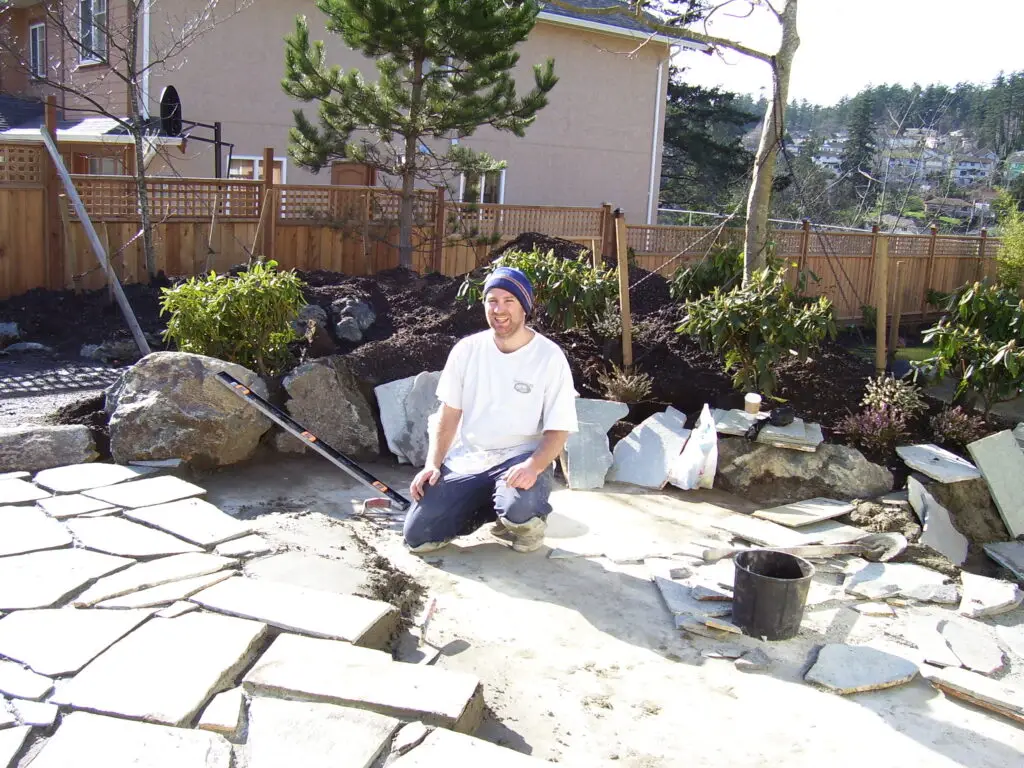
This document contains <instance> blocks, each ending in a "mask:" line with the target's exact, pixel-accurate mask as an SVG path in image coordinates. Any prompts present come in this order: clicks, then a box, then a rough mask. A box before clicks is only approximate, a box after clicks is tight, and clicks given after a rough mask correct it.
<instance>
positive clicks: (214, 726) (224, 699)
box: [196, 688, 251, 768]
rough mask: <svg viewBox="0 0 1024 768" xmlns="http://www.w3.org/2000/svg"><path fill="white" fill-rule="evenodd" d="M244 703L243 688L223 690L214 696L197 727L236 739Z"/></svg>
mask: <svg viewBox="0 0 1024 768" xmlns="http://www.w3.org/2000/svg"><path fill="white" fill-rule="evenodd" d="M244 705H245V699H244V697H243V695H242V689H241V688H232V689H231V690H230V691H222V692H221V693H218V694H217V695H216V696H214V697H213V700H212V701H211V702H210V703H209V704H208V705H207V707H206V709H204V710H203V714H202V715H200V716H199V722H198V723H197V725H196V727H197V728H200V729H202V730H204V731H213V732H214V733H219V734H221V735H222V736H225V737H226V738H228V739H234V738H235V736H236V735H237V734H238V732H239V730H240V729H241V727H242V711H243V708H244ZM250 768H251V766H250Z"/></svg>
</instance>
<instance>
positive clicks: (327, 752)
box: [200, 696, 401, 768]
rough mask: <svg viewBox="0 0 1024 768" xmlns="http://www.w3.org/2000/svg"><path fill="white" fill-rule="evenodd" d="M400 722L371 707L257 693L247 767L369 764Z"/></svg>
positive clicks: (365, 767) (362, 766)
mask: <svg viewBox="0 0 1024 768" xmlns="http://www.w3.org/2000/svg"><path fill="white" fill-rule="evenodd" d="M399 725H401V721H400V720H397V719H395V718H393V717H387V716H386V715H380V714H377V713H376V712H367V711H363V710H359V709H351V708H349V707H339V706H337V705H335V704H321V703H315V702H304V701H280V700H278V699H267V698H263V697H260V696H257V697H256V698H254V699H253V700H252V703H251V704H250V707H249V738H248V740H247V744H248V747H247V752H248V758H249V760H248V768H282V766H290V765H294V766H302V768H369V766H370V765H372V764H373V762H374V761H375V760H376V759H377V757H378V756H379V755H380V754H381V752H383V751H384V748H385V747H386V746H387V744H388V742H389V741H390V740H391V736H392V735H393V734H394V733H395V731H397V730H398V727H399ZM200 727H201V726H200Z"/></svg>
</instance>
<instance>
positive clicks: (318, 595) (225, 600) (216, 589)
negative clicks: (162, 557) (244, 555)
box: [190, 576, 398, 648]
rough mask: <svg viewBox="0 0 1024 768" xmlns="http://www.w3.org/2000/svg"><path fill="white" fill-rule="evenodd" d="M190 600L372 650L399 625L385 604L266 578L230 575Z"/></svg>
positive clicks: (393, 609) (394, 611)
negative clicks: (225, 579)
mask: <svg viewBox="0 0 1024 768" xmlns="http://www.w3.org/2000/svg"><path fill="white" fill-rule="evenodd" d="M190 599H191V600H192V601H193V602H195V603H199V604H200V605H201V606H203V607H204V608H209V609H210V610H212V611H219V612H220V613H226V614H229V615H231V616H241V617H243V618H247V619H256V620H257V621H263V622H266V623H267V624H270V625H271V626H274V627H278V628H279V629H284V630H289V631H293V632H298V633H300V634H304V635H311V636H313V637H323V638H328V639H334V640H345V641H347V642H350V643H355V644H357V645H363V646H367V647H373V648H382V647H383V646H384V645H385V644H386V643H387V641H388V640H389V639H390V638H391V636H392V634H393V633H394V632H395V631H396V630H397V628H398V611H397V610H395V608H394V607H393V606H391V605H389V604H388V603H385V602H381V601H380V600H370V599H368V598H365V597H356V596H354V595H340V594H337V593H334V592H325V591H321V590H313V589H304V588H302V587H297V586H294V585H291V584H284V583H281V582H275V581H271V580H269V579H248V578H244V577H241V576H239V577H235V578H232V579H228V580H227V581H224V582H221V583H220V584H217V585H216V586H213V587H210V588H209V589H205V590H203V591H202V592H200V593H199V594H197V595H193V596H192V597H191V598H190Z"/></svg>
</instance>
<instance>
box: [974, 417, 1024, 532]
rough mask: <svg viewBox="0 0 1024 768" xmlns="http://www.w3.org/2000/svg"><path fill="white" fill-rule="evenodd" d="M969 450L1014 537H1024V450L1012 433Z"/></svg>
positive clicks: (1005, 433)
mask: <svg viewBox="0 0 1024 768" xmlns="http://www.w3.org/2000/svg"><path fill="white" fill-rule="evenodd" d="M967 450H968V451H969V452H970V454H971V458H972V459H974V461H975V463H977V465H978V469H980V470H981V474H982V475H984V477H985V482H986V483H988V489H989V491H991V493H992V501H994V502H995V504H996V509H998V510H999V515H1000V517H1002V518H1003V522H1004V523H1006V529H1007V530H1008V531H1009V532H1010V536H1011V538H1014V539H1016V538H1018V537H1020V536H1022V535H1024V482H1022V478H1024V451H1021V450H1020V449H1019V448H1018V446H1017V441H1016V440H1015V439H1014V437H1013V433H1011V432H1010V431H1009V430H1003V431H1002V432H997V433H996V434H994V435H989V436H988V437H985V438H982V439H981V440H978V441H977V442H974V443H971V444H970V445H968V446H967Z"/></svg>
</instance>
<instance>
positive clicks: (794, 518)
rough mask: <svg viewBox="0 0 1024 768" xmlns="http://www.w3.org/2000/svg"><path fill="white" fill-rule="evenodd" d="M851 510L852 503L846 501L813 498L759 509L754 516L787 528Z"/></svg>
mask: <svg viewBox="0 0 1024 768" xmlns="http://www.w3.org/2000/svg"><path fill="white" fill-rule="evenodd" d="M852 511H853V504H850V503H848V502H845V501H838V500H836V499H823V498H815V499H807V500H806V501H797V502H794V503H792V504H785V505H783V506H781V507H772V508H771V509H759V510H757V511H756V512H755V513H754V517H758V518H761V519H762V520H770V521H771V522H773V523H778V524H779V525H785V526H786V527H787V528H799V527H801V526H803V525H810V524H811V523H820V522H821V521H822V520H831V519H832V518H834V517H842V516H843V515H847V514H849V513H850V512H852Z"/></svg>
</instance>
